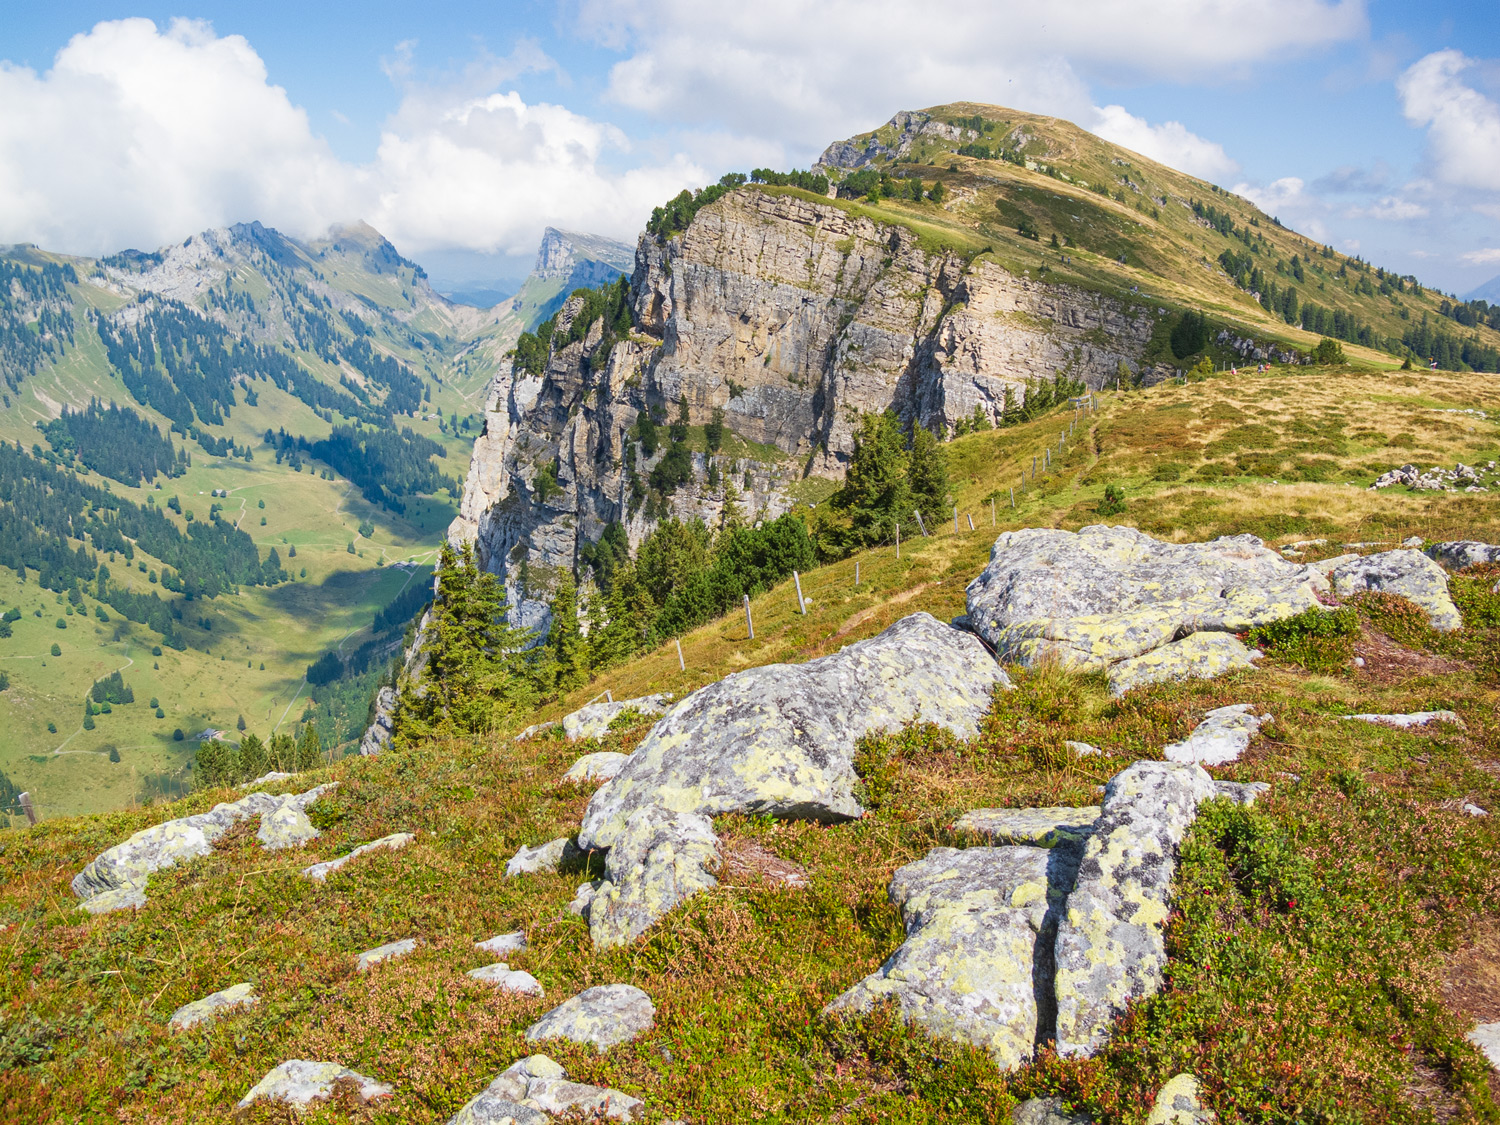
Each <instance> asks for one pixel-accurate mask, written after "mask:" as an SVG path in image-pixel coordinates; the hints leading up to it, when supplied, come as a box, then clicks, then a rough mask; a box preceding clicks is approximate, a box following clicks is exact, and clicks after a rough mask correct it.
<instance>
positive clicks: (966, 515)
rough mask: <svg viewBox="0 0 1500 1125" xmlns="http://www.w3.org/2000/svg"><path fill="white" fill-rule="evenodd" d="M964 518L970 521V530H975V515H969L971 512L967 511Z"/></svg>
mask: <svg viewBox="0 0 1500 1125" xmlns="http://www.w3.org/2000/svg"><path fill="white" fill-rule="evenodd" d="M964 519H966V520H968V521H969V530H970V531H973V530H974V517H973V516H971V515H969V514H968V513H967V512H966V513H964Z"/></svg>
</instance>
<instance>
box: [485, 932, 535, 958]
mask: <svg viewBox="0 0 1500 1125" xmlns="http://www.w3.org/2000/svg"><path fill="white" fill-rule="evenodd" d="M474 948H475V949H482V950H484V952H486V953H494V954H496V955H499V954H502V953H519V952H521V950H523V949H525V948H526V933H525V931H523V930H516V931H515V932H514V933H509V934H496V935H495V936H494V937H492V938H485V939H484V940H483V941H476V942H475V943H474Z"/></svg>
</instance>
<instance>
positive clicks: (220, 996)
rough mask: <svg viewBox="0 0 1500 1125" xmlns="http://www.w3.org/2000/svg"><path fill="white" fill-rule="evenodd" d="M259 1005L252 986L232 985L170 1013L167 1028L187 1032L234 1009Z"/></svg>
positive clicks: (258, 999)
mask: <svg viewBox="0 0 1500 1125" xmlns="http://www.w3.org/2000/svg"><path fill="white" fill-rule="evenodd" d="M259 1003H260V998H259V997H258V996H256V995H255V985H253V984H248V983H247V984H233V985H230V986H229V987H228V988H225V989H221V990H220V991H218V992H211V993H209V994H208V995H207V996H205V997H204V998H203V999H202V1000H193V1001H191V1002H189V1003H187V1004H184V1005H183V1006H182V1007H180V1008H178V1009H177V1010H176V1011H175V1012H173V1013H172V1015H171V1018H170V1019H168V1020H167V1026H168V1027H170V1028H171V1029H172V1030H173V1031H187V1030H188V1029H189V1028H191V1027H193V1026H195V1025H197V1024H200V1023H203V1022H205V1021H206V1020H212V1019H217V1018H218V1017H219V1016H222V1015H225V1014H227V1013H228V1012H231V1011H233V1010H234V1009H235V1008H253V1007H254V1006H255V1005H256V1004H259Z"/></svg>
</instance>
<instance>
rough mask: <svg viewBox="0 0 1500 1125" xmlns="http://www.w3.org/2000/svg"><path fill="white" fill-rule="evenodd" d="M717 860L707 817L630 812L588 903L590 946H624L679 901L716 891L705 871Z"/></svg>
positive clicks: (656, 811)
mask: <svg viewBox="0 0 1500 1125" xmlns="http://www.w3.org/2000/svg"><path fill="white" fill-rule="evenodd" d="M718 859H719V838H718V837H717V836H715V835H714V826H713V822H712V821H710V820H709V819H708V817H706V816H699V815H698V814H696V813H684V812H672V811H670V810H668V809H663V808H658V807H656V806H654V805H648V806H647V807H645V808H643V809H637V810H636V811H635V812H633V813H631V814H630V819H628V820H627V821H626V822H625V827H624V829H623V830H622V831H621V832H620V833H619V835H618V836H616V837H615V842H614V844H613V845H611V847H610V849H609V854H608V855H607V856H606V857H605V860H604V881H603V882H602V883H600V884H599V887H598V888H597V890H596V892H595V894H594V897H593V898H592V899H591V900H590V903H589V936H590V937H592V938H593V941H594V945H595V946H596V947H597V948H599V949H609V948H611V947H613V946H617V945H628V944H629V943H630V942H632V941H634V940H635V939H636V938H638V937H640V936H641V935H642V934H643V933H645V932H646V931H647V930H648V929H650V928H651V926H652V924H653V923H654V922H655V921H656V920H657V919H658V918H660V917H661V916H662V915H663V914H665V913H666V912H667V911H669V910H671V909H672V907H674V906H676V905H677V904H678V903H679V902H682V901H683V900H684V899H686V898H689V897H690V896H692V895H695V894H698V893H699V892H700V891H707V890H711V889H713V888H714V887H717V886H718V885H719V881H718V880H717V879H716V878H714V877H713V876H712V875H710V874H709V873H708V870H709V868H710V867H711V866H713V865H714V864H716V863H717V862H718Z"/></svg>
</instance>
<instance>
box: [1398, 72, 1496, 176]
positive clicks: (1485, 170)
mask: <svg viewBox="0 0 1500 1125" xmlns="http://www.w3.org/2000/svg"><path fill="white" fill-rule="evenodd" d="M1473 66H1475V60H1473V59H1471V58H1468V57H1467V56H1465V55H1463V54H1462V53H1461V52H1459V51H1434V52H1433V53H1432V54H1430V55H1427V56H1425V57H1424V58H1421V59H1418V60H1417V61H1416V62H1415V63H1413V64H1412V65H1411V66H1410V67H1408V68H1407V70H1406V71H1405V73H1403V74H1402V75H1401V77H1400V78H1398V79H1397V80H1396V91H1397V93H1399V94H1400V96H1401V109H1402V111H1403V112H1404V113H1405V114H1406V119H1407V120H1408V121H1409V122H1411V123H1412V124H1413V125H1416V126H1419V127H1422V128H1425V129H1426V130H1427V150H1428V158H1429V161H1430V164H1431V169H1430V172H1431V175H1432V176H1433V177H1434V178H1435V179H1438V180H1440V181H1441V182H1443V183H1444V184H1447V185H1449V186H1451V187H1457V188H1477V189H1479V190H1481V191H1494V190H1496V187H1497V186H1500V104H1496V103H1495V101H1493V100H1492V99H1490V98H1487V97H1485V95H1483V94H1481V93H1480V92H1479V91H1477V90H1475V89H1474V88H1473V87H1471V86H1469V85H1467V84H1465V83H1464V82H1463V81H1462V75H1463V74H1464V72H1465V71H1467V70H1469V69H1470V68H1472V67H1473Z"/></svg>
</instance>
